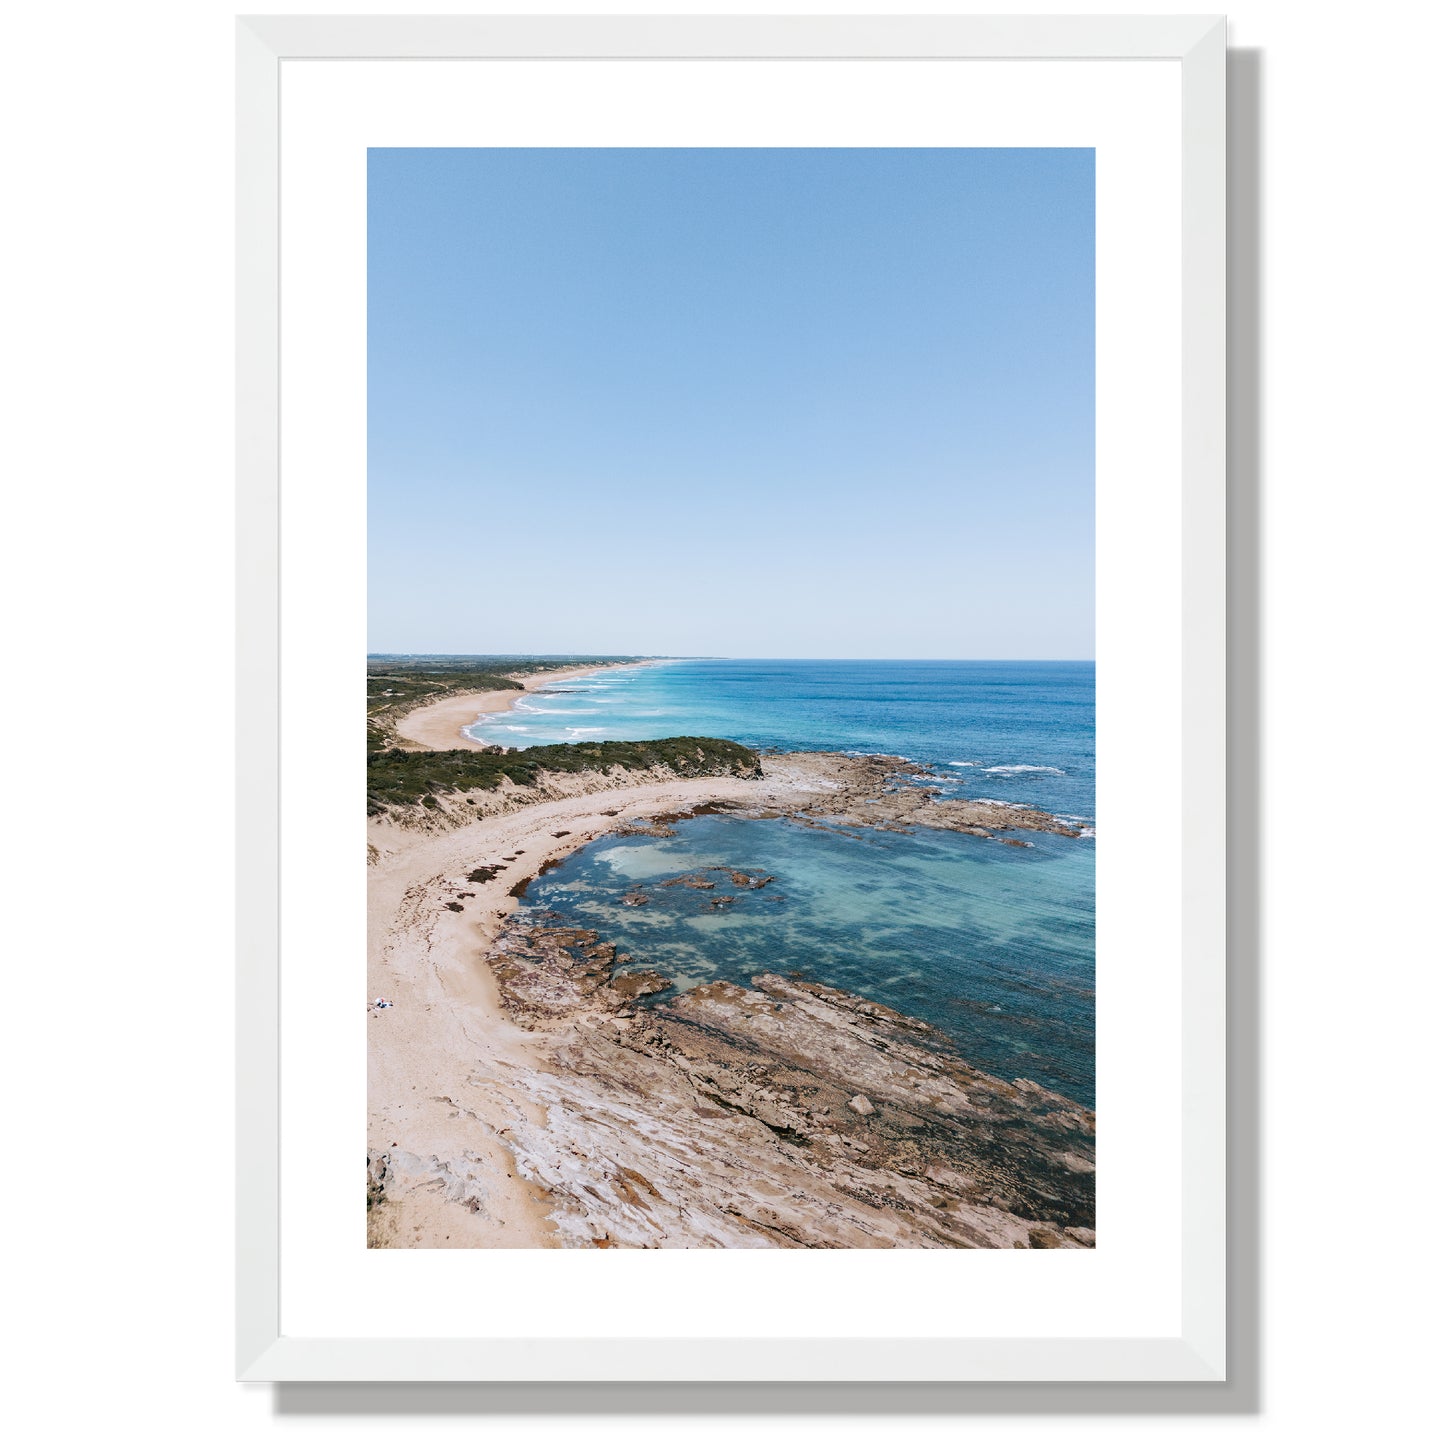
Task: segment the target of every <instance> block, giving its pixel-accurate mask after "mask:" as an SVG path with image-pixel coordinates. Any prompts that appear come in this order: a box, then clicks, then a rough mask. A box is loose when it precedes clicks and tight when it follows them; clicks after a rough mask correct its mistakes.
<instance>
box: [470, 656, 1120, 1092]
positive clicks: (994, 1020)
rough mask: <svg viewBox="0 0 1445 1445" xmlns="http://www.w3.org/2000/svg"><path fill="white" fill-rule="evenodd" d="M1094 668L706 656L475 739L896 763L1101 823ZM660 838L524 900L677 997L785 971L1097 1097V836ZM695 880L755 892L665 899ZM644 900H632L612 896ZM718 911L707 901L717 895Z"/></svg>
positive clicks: (687, 830)
mask: <svg viewBox="0 0 1445 1445" xmlns="http://www.w3.org/2000/svg"><path fill="white" fill-rule="evenodd" d="M1093 723H1094V669H1093V665H1092V663H1021V662H1017V663H996V662H988V663H983V662H979V663H967V662H778V661H765V662H752V661H736V660H712V659H709V660H704V661H685V662H675V663H666V664H661V665H656V666H649V667H645V668H638V669H630V670H625V671H624V670H619V671H615V672H607V673H601V674H598V675H596V676H594V677H590V678H581V679H575V680H571V681H567V682H563V683H559V684H555V685H554V686H553V687H550V688H546V689H540V690H538V691H537V692H535V693H533V694H531V695H530V696H529V697H528V698H526V699H524V700H523V703H522V705H521V708H520V710H519V711H518V712H514V713H510V714H501V715H494V716H492V717H490V718H488V719H485V720H484V721H483V722H482V723H481V724H479V725H477V726H476V727H474V728H473V729H472V731H473V733H474V734H475V735H476V736H478V737H481V738H484V739H487V740H494V741H506V742H507V743H508V744H509V745H510V746H514V747H517V746H521V747H525V746H529V745H535V744H540V743H549V742H576V741H580V740H584V739H586V738H589V737H590V738H647V737H667V736H672V735H676V734H694V735H700V736H713V737H726V738H732V739H734V740H736V741H738V742H743V743H747V744H748V745H750V746H753V747H758V748H764V749H767V748H782V749H796V748H815V749H817V748H826V749H836V750H840V751H855V752H886V753H897V754H901V755H903V756H906V757H909V758H911V759H913V760H914V761H916V762H918V763H920V764H923V765H927V766H929V767H931V768H936V769H938V770H939V771H940V772H942V773H944V774H946V775H948V776H949V777H950V778H951V779H953V780H954V781H952V782H951V784H950V790H951V791H954V792H956V793H959V794H961V795H964V796H970V797H989V798H996V799H999V800H1002V801H1005V802H1018V803H1025V804H1028V805H1029V806H1031V807H1039V808H1044V809H1046V810H1048V811H1051V812H1053V813H1055V814H1057V815H1059V816H1062V817H1068V818H1071V819H1076V820H1079V822H1080V823H1081V824H1082V825H1086V826H1087V825H1088V824H1091V823H1092V821H1093V815H1094V749H1093V739H1094V727H1093ZM674 827H675V828H676V835H675V836H674V837H671V838H663V839H657V838H650V837H633V838H603V839H599V840H598V841H597V842H596V843H593V844H591V845H589V846H588V847H585V848H583V849H580V850H579V851H578V852H577V853H575V854H573V855H571V856H570V857H569V858H568V859H567V860H566V861H565V862H564V863H563V864H562V865H561V866H560V867H559V868H558V869H556V870H555V871H553V872H550V873H548V874H546V875H544V876H543V877H542V878H540V879H538V880H537V881H536V882H535V883H534V884H533V885H532V886H531V888H529V890H528V892H527V896H526V903H527V904H528V905H529V906H533V907H537V908H541V909H547V910H551V911H553V912H554V913H555V914H557V915H559V916H560V918H561V919H562V920H564V921H566V922H568V923H572V924H576V925H579V926H583V927H588V928H595V929H597V930H598V931H599V932H600V933H601V934H602V935H603V936H604V937H605V938H607V939H608V940H609V941H611V942H615V943H617V944H618V945H619V947H620V948H621V949H622V950H623V951H625V952H627V953H630V954H632V955H633V958H634V960H635V964H634V965H633V966H638V967H641V966H648V967H654V968H657V969H658V970H659V971H660V972H662V973H665V974H667V975H668V976H669V977H671V978H673V979H675V980H676V981H677V983H678V985H679V986H681V987H690V986H691V985H693V984H696V983H699V982H703V981H705V980H707V979H712V978H729V979H733V980H735V981H737V982H746V981H747V980H748V979H749V978H751V977H752V976H753V975H754V974H757V973H760V972H762V971H763V970H765V969H770V970H773V971H777V972H781V973H793V972H796V973H800V974H802V975H803V976H804V977H807V978H813V979H818V980H820V981H822V982H824V983H828V984H832V985H834V986H835V987H839V988H846V989H849V990H852V991H853V992H857V993H862V994H865V995H867V996H868V997H871V998H875V999H877V1000H879V1001H880V1002H882V1003H885V1004H888V1005H889V1006H890V1007H893V1008H897V1009H901V1010H902V1011H904V1012H905V1013H909V1014H912V1015H914V1016H916V1017H920V1018H924V1019H927V1020H928V1021H929V1022H930V1023H932V1024H934V1025H935V1026H936V1027H938V1028H939V1029H941V1030H942V1031H943V1032H945V1033H946V1034H947V1035H948V1036H949V1037H950V1038H951V1039H952V1040H953V1041H954V1042H955V1043H956V1044H957V1045H958V1046H959V1048H960V1049H961V1050H962V1052H963V1053H964V1055H965V1057H967V1058H968V1059H969V1060H970V1061H971V1062H973V1063H974V1064H976V1065H978V1066H979V1067H980V1068H984V1069H987V1070H988V1071H989V1072H992V1073H999V1074H1002V1075H1004V1076H1005V1077H1009V1078H1012V1077H1015V1076H1019V1075H1022V1076H1024V1077H1027V1078H1032V1079H1036V1080H1037V1081H1038V1082H1039V1083H1041V1084H1044V1085H1046V1086H1048V1087H1051V1088H1056V1089H1059V1090H1060V1091H1062V1092H1064V1093H1066V1094H1069V1095H1071V1096H1072V1097H1074V1098H1077V1099H1079V1100H1080V1101H1082V1102H1084V1103H1092V1101H1093V1088H1094V991H1093V990H1094V847H1095V845H1094V841H1093V837H1092V830H1090V832H1089V834H1088V836H1085V837H1083V838H1077V839H1076V838H1063V837H1058V836H1055V835H1052V834H1039V833H1024V834H1020V835H1019V836H1020V837H1022V838H1026V839H1027V840H1028V841H1030V842H1031V843H1033V845H1034V846H1033V847H1032V848H1027V849H1024V848H1007V847H1004V846H1002V845H1001V844H1000V843H998V842H996V841H991V840H987V839H981V838H972V837H969V836H967V835H963V834H955V833H942V832H934V831H932V830H929V829H918V830H915V831H913V832H911V833H906V834H897V833H887V832H879V831H877V830H870V829H862V830H854V831H850V832H838V831H833V830H825V829H818V828H809V827H805V826H803V825H800V824H797V823H792V822H788V821H786V820H750V819H744V818H737V817H730V816H728V815H726V814H717V815H709V816H704V817H700V818H694V819H690V820H687V821H684V822H682V823H678V824H675V825H674ZM704 868H718V869H723V868H736V869H740V870H743V871H747V872H751V873H764V874H772V875H773V878H774V881H773V882H772V883H770V884H768V885H767V886H766V887H764V888H761V889H756V890H749V889H744V888H738V887H736V886H733V885H732V884H731V883H730V882H729V880H728V878H727V875H726V874H725V873H722V872H719V873H717V874H716V875H714V877H715V880H716V887H715V888H713V889H711V890H697V889H692V888H686V887H674V888H662V887H660V886H659V885H660V883H661V882H662V881H663V880H664V879H666V878H669V877H676V876H677V875H679V874H682V873H692V872H696V871H697V870H699V869H704ZM639 890H640V891H642V892H644V893H646V894H647V895H648V899H649V902H648V903H647V905H646V906H643V907H636V908H633V907H627V906H625V905H623V903H622V902H621V899H622V895H623V894H624V893H628V892H635V891H639ZM722 897H729V898H732V899H733V900H734V901H732V902H730V903H725V904H721V905H719V906H716V907H715V906H714V904H715V902H716V900H717V899H719V898H722Z"/></svg>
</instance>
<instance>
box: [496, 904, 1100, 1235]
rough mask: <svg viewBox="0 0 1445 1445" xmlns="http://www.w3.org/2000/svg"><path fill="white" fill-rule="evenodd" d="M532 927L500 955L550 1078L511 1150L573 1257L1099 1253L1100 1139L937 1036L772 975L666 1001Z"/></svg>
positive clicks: (853, 1000) (556, 934)
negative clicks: (727, 1250) (538, 1116)
mask: <svg viewBox="0 0 1445 1445" xmlns="http://www.w3.org/2000/svg"><path fill="white" fill-rule="evenodd" d="M629 962H630V960H629V959H628V958H627V957H626V955H619V954H617V952H616V950H615V949H614V948H613V946H612V945H610V944H608V943H606V942H605V941H603V940H601V939H600V938H599V937H598V935H597V934H595V933H593V932H591V931H589V930H586V929H577V928H558V927H554V926H551V924H550V923H549V922H548V921H547V919H546V917H545V915H542V916H540V917H537V916H533V915H531V914H530V913H524V914H520V915H518V916H517V917H516V918H514V920H513V921H512V923H511V924H510V925H509V926H508V927H507V928H506V929H505V930H504V931H503V933H502V934H501V936H500V937H499V938H498V940H497V942H496V944H495V945H494V947H493V948H492V949H491V950H490V952H489V954H488V964H489V966H490V967H491V969H492V970H493V973H494V976H495V977H496V979H497V982H498V985H499V988H500V992H501V997H502V1001H503V1004H504V1006H505V1007H506V1009H507V1011H508V1013H509V1014H510V1015H511V1017H512V1018H513V1020H514V1021H515V1022H516V1023H517V1024H519V1025H520V1026H521V1027H522V1028H524V1029H527V1030H528V1031H530V1032H533V1033H534V1034H535V1035H537V1036H539V1041H544V1046H545V1047H546V1049H547V1051H548V1052H549V1053H550V1054H551V1056H552V1058H553V1060H554V1061H555V1067H554V1068H552V1069H549V1070H547V1071H545V1073H543V1074H539V1076H538V1077H536V1078H535V1079H534V1080H533V1085H534V1090H535V1092H534V1095H533V1096H534V1098H536V1099H537V1100H538V1101H540V1102H543V1103H544V1104H545V1105H546V1117H545V1122H542V1123H531V1122H522V1123H519V1124H517V1125H515V1126H513V1127H511V1128H510V1129H509V1130H508V1131H507V1143H508V1144H509V1146H510V1148H511V1150H512V1153H513V1156H514V1158H515V1160H516V1164H517V1168H518V1170H519V1171H520V1172H521V1173H522V1175H523V1176H524V1177H525V1178H526V1179H528V1180H531V1181H533V1182H535V1183H536V1184H538V1185H541V1186H542V1187H543V1188H545V1189H546V1191H547V1195H548V1199H549V1202H550V1203H551V1205H552V1218H553V1220H554V1221H555V1222H556V1224H557V1227H558V1231H559V1234H560V1235H561V1241H559V1242H564V1243H569V1244H574V1245H583V1246H586V1245H593V1246H597V1245H601V1246H603V1247H606V1246H608V1245H626V1246H633V1247H644V1248H646V1247H654V1248H657V1247H660V1248H669V1247H672V1248H676V1247H687V1246H699V1245H702V1246H708V1245H712V1246H759V1245H762V1246H767V1245H781V1246H784V1247H809V1248H869V1247H889V1248H899V1247H905V1248H906V1247H917V1248H1018V1249H1025V1248H1048V1249H1059V1248H1063V1249H1068V1248H1080V1247H1088V1246H1090V1245H1092V1244H1093V1240H1094V1234H1093V1224H1094V1213H1093V1210H1094V1117H1093V1114H1092V1112H1091V1111H1089V1110H1087V1109H1084V1108H1082V1107H1081V1106H1079V1105H1078V1104H1076V1103H1074V1102H1073V1101H1071V1100H1069V1099H1066V1098H1063V1097H1062V1096H1060V1095H1058V1094H1054V1093H1051V1092H1049V1091H1048V1090H1045V1089H1042V1088H1040V1087H1039V1086H1038V1085H1037V1084H1034V1083H1032V1082H1030V1081H1029V1080H1026V1079H1015V1080H1012V1081H1007V1080H1003V1079H998V1078H994V1077H993V1076H991V1075H988V1074H985V1073H982V1072H981V1071H979V1070H977V1069H974V1068H971V1067H970V1066H969V1065H968V1064H967V1063H966V1062H965V1061H964V1060H963V1059H962V1058H961V1057H959V1055H958V1054H957V1053H956V1052H955V1051H954V1050H953V1049H952V1048H951V1047H950V1046H949V1044H948V1043H947V1041H946V1040H945V1039H943V1038H942V1036H940V1035H939V1034H938V1033H936V1031H934V1030H933V1029H932V1028H930V1027H929V1025H927V1024H925V1023H922V1022H920V1021H919V1020H917V1019H912V1018H908V1017H906V1016H905V1015H902V1014H899V1013H896V1012H894V1011H893V1010H892V1009H888V1008H885V1007H884V1006H882V1005H880V1004H876V1003H873V1002H871V1001H869V1000H867V999H864V998H860V997H858V996H857V995H855V994H850V993H845V992H843V991H842V990H839V989H834V988H829V987H827V986H825V985H822V984H818V983H812V982H809V981H807V980H805V979H800V978H792V979H788V978H783V977H781V976H780V975H778V974H773V973H765V974H762V975H759V976H758V977H757V978H755V979H753V981H752V987H751V988H750V989H745V988H740V987H738V986H737V985H735V984H731V983H724V982H716V983H709V984H704V985H702V986H700V987H697V988H693V989H691V990H689V991H688V992H686V993H683V994H681V995H679V996H677V997H675V998H673V999H671V1000H668V1001H666V1002H663V1003H658V1004H654V1005H652V1006H648V1007H640V1006H639V1000H640V999H641V998H643V997H645V996H646V995H649V994H653V993H658V992H661V991H662V990H665V989H666V988H668V986H669V983H670V981H669V980H668V979H666V978H664V977H663V976H662V975H660V974H658V973H656V972H654V971H651V970H642V971H631V970H628V969H627V967H626V964H627V963H629Z"/></svg>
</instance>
